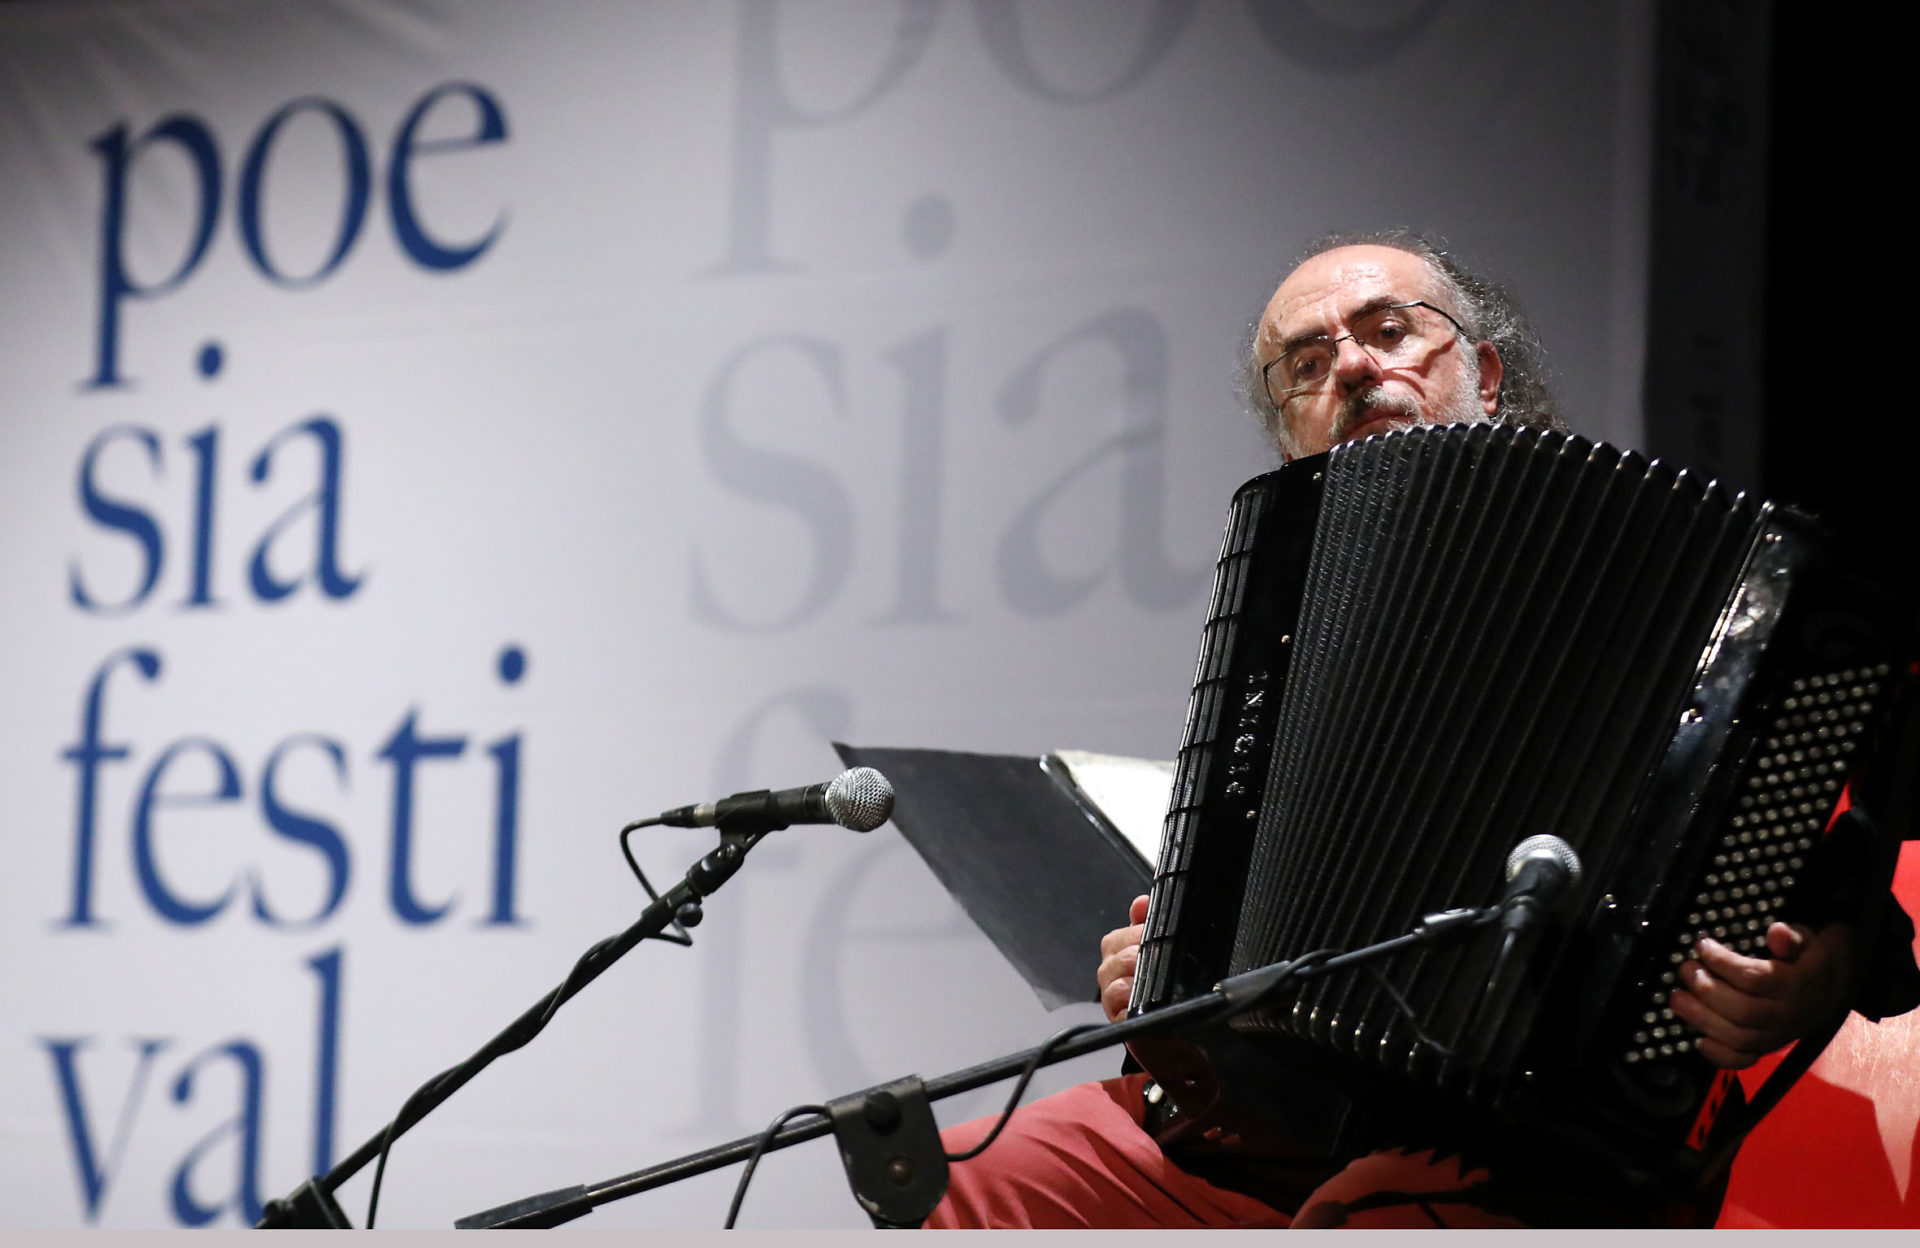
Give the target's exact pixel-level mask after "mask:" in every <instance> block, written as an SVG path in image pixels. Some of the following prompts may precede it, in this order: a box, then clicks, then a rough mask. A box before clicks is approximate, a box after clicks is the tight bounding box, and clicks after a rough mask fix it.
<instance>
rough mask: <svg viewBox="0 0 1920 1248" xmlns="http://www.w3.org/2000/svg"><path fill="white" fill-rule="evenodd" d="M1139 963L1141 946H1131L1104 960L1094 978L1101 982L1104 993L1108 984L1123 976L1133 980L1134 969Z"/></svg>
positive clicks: (1101, 961)
mask: <svg viewBox="0 0 1920 1248" xmlns="http://www.w3.org/2000/svg"><path fill="white" fill-rule="evenodd" d="M1139 962H1140V946H1139V945H1129V946H1128V947H1127V948H1125V949H1122V950H1121V951H1120V952H1118V953H1115V954H1111V955H1109V956H1108V957H1105V958H1102V959H1101V960H1100V968H1099V969H1098V970H1097V971H1095V972H1094V978H1095V979H1096V980H1097V981H1099V984H1100V987H1101V989H1102V991H1104V990H1105V989H1106V986H1107V985H1108V984H1110V983H1112V982H1113V981H1114V980H1116V979H1118V978H1119V977H1120V976H1122V975H1125V976H1127V977H1129V978H1131V977H1132V975H1133V970H1134V967H1135V966H1137V965H1138V964H1139Z"/></svg>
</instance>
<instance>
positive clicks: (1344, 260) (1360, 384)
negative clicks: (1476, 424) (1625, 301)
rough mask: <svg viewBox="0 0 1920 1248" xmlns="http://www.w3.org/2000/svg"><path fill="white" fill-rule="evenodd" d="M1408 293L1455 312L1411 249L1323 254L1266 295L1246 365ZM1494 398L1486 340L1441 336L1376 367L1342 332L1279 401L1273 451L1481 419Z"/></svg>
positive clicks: (1496, 374)
mask: <svg viewBox="0 0 1920 1248" xmlns="http://www.w3.org/2000/svg"><path fill="white" fill-rule="evenodd" d="M1416 300H1419V301H1423V302H1426V303H1429V304H1432V305H1433V306H1434V307H1437V308H1442V309H1445V310H1446V312H1447V313H1448V314H1450V315H1452V316H1455V317H1458V316H1459V315H1460V309H1459V308H1458V307H1457V306H1456V302H1457V301H1456V300H1455V299H1454V298H1453V297H1452V296H1451V295H1450V294H1449V293H1448V291H1447V289H1446V288H1445V286H1443V285H1442V284H1441V282H1439V281H1438V280H1436V278H1435V275H1434V273H1433V271H1432V270H1431V269H1430V268H1429V267H1428V265H1427V262H1426V261H1425V260H1423V259H1421V258H1420V257H1419V256H1416V255H1414V254H1413V253H1411V252H1406V251H1401V250H1399V249H1398V248H1395V247H1372V246H1366V247H1336V248H1334V249H1333V250H1332V251H1323V252H1321V253H1320V254H1319V255H1317V256H1314V257H1313V258H1312V259H1310V260H1308V261H1307V262H1306V263H1305V264H1302V265H1301V266H1300V267H1299V268H1297V269H1295V270H1294V271H1293V272H1292V273H1290V274H1288V275H1287V280H1286V281H1284V282H1281V283H1280V289H1279V290H1277V291H1275V292H1274V294H1273V300H1272V301H1271V302H1270V303H1268V304H1267V310H1266V313H1265V315H1263V316H1262V317H1261V318H1260V330H1259V332H1258V334H1257V335H1255V338H1254V347H1253V349H1254V356H1255V359H1254V363H1255V365H1256V366H1260V365H1264V364H1266V363H1267V362H1268V361H1270V360H1272V359H1274V358H1275V357H1277V356H1278V355H1280V353H1281V352H1282V351H1283V350H1285V349H1286V348H1287V347H1288V346H1289V345H1291V344H1294V343H1296V342H1300V341H1302V340H1304V339H1307V338H1309V337H1312V336H1315V335H1324V336H1325V337H1326V338H1339V337H1340V336H1341V335H1343V334H1347V333H1349V332H1351V328H1352V324H1351V323H1352V322H1353V321H1355V320H1357V319H1359V318H1360V317H1362V316H1364V315H1365V314H1367V313H1369V312H1373V311H1376V310H1378V309H1379V308H1381V307H1383V306H1386V305H1389V304H1401V303H1412V302H1414V301H1416ZM1499 395H1500V355H1499V352H1497V351H1495V350H1494V348H1493V344H1491V343H1485V342H1483V343H1479V344H1474V343H1472V342H1469V341H1467V340H1466V339H1464V338H1461V337H1459V336H1458V335H1452V334H1449V335H1445V336H1444V341H1443V342H1441V343H1440V344H1439V345H1437V346H1435V347H1434V348H1433V349H1432V350H1429V351H1423V352H1420V353H1418V354H1417V355H1415V356H1414V357H1413V358H1411V359H1408V360H1403V361H1398V362H1396V363H1394V364H1393V365H1391V366H1384V365H1383V364H1382V363H1381V361H1380V360H1379V359H1377V358H1376V357H1375V356H1374V355H1373V354H1372V353H1371V352H1369V351H1367V350H1366V349H1364V348H1363V347H1361V346H1360V345H1359V344H1358V343H1356V342H1354V341H1352V340H1351V339H1349V340H1347V341H1345V342H1342V343H1340V344H1339V348H1338V352H1337V354H1336V355H1335V356H1334V359H1333V361H1332V365H1331V369H1330V371H1329V372H1328V374H1327V375H1326V377H1325V378H1324V380H1323V381H1322V382H1321V383H1320V384H1318V385H1315V386H1313V387H1312V388H1310V389H1307V390H1304V391H1302V392H1299V393H1296V394H1294V395H1292V396H1291V397H1289V398H1287V399H1286V401H1285V402H1284V403H1282V404H1280V424H1281V428H1280V431H1279V434H1280V450H1281V453H1282V454H1283V455H1285V456H1288V457H1297V456H1301V455H1317V454H1319V453H1320V452H1321V451H1325V450H1330V449H1332V448H1333V447H1335V446H1338V445H1339V444H1340V443H1342V442H1350V441H1353V440H1355V439H1357V438H1364V437H1366V436H1368V435H1369V434H1375V433H1385V432H1386V431H1388V430H1389V429H1406V428H1411V427H1412V426H1414V425H1434V424H1448V423H1452V422H1456V421H1472V420H1484V419H1486V418H1487V417H1489V416H1492V415H1493V413H1494V411H1495V409H1496V407H1497V406H1498V403H1499Z"/></svg>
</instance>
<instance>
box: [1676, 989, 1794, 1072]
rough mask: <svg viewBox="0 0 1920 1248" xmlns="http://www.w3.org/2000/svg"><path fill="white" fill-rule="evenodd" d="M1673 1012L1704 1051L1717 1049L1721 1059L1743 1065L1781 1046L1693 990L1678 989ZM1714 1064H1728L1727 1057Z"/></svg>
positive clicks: (1709, 1052)
mask: <svg viewBox="0 0 1920 1248" xmlns="http://www.w3.org/2000/svg"><path fill="white" fill-rule="evenodd" d="M1669 1004H1671V1005H1672V1007H1673V1012H1674V1014H1675V1015H1676V1016H1677V1017H1678V1018H1679V1019H1680V1020H1681V1021H1682V1022H1684V1023H1685V1024H1686V1025H1687V1026H1688V1027H1690V1028H1692V1029H1693V1031H1694V1032H1695V1033H1696V1034H1697V1035H1698V1036H1699V1037H1700V1040H1701V1046H1702V1052H1703V1053H1707V1054H1708V1055H1709V1057H1708V1060H1710V1061H1712V1060H1714V1059H1713V1058H1712V1056H1711V1054H1713V1053H1718V1054H1719V1055H1720V1057H1721V1058H1722V1059H1735V1058H1737V1059H1738V1060H1739V1064H1740V1065H1748V1064H1751V1063H1752V1062H1753V1061H1755V1060H1756V1059H1758V1058H1759V1057H1760V1055H1761V1054H1763V1053H1767V1052H1770V1051H1772V1050H1773V1049H1775V1048H1777V1047H1779V1046H1778V1045H1775V1044H1773V1043H1772V1042H1771V1036H1770V1035H1769V1034H1768V1033H1767V1032H1766V1031H1765V1030H1764V1029H1760V1028H1754V1027H1746V1026H1742V1025H1741V1024H1739V1023H1736V1022H1734V1021H1733V1020H1732V1019H1730V1018H1727V1017H1726V1016H1725V1015H1723V1014H1720V1013H1718V1012H1717V1011H1715V1010H1713V1009H1710V1008H1709V1007H1708V1006H1707V1005H1706V1004H1705V1003H1704V1002H1702V1001H1701V1000H1700V999H1699V998H1698V997H1696V996H1694V995H1693V994H1692V993H1690V992H1684V991H1683V992H1676V993H1674V994H1673V996H1672V998H1671V999H1670V1002H1669ZM1714 1064H1715V1065H1722V1066H1724V1065H1727V1064H1728V1061H1726V1060H1720V1061H1715V1062H1714Z"/></svg>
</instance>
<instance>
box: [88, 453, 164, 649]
mask: <svg viewBox="0 0 1920 1248" xmlns="http://www.w3.org/2000/svg"><path fill="white" fill-rule="evenodd" d="M121 438H132V439H134V440H135V441H137V442H138V443H140V445H142V446H144V447H146V448H147V462H148V463H149V464H151V465H152V466H153V471H154V472H155V473H156V474H158V473H159V471H160V439H159V438H158V437H156V436H154V434H153V433H152V432H151V431H150V430H146V429H139V428H135V427H134V426H132V425H115V426H113V427H112V428H110V429H104V430H102V431H101V432H100V433H99V435H98V436H96V437H95V438H94V439H93V441H92V442H90V443H88V444H87V450H86V454H84V455H82V456H81V457H80V481H79V486H80V509H81V510H82V511H84V512H86V513H87V516H88V518H89V519H91V520H92V521H93V522H94V523H95V524H97V525H99V526H100V527H102V528H106V529H114V530H117V531H118V532H121V533H125V534H126V535H127V536H129V537H131V538H133V539H134V540H135V541H136V542H138V543H139V544H140V553H141V557H142V559H143V561H144V562H143V564H142V570H141V573H140V584H139V587H138V588H136V589H135V590H134V591H133V593H132V594H131V595H129V596H128V597H127V598H126V600H125V601H122V602H115V603H102V602H99V601H96V600H95V599H94V597H93V595H92V594H91V593H89V592H88V591H87V587H86V586H85V585H84V584H82V583H81V579H80V561H79V560H78V559H75V560H73V561H72V562H71V563H69V564H68V565H67V598H68V600H69V601H71V602H72V603H73V605H74V606H76V607H79V608H80V609H81V610H82V611H93V612H98V613H100V614H113V613H118V612H123V611H131V610H133V609H134V608H135V607H137V606H139V605H140V604H141V603H143V602H145V601H146V600H147V595H148V594H150V593H152V592H153V586H154V582H156V581H158V580H159V579H160V565H161V563H162V562H163V561H164V558H165V553H166V543H165V541H164V540H163V538H162V536H161V533H160V526H159V525H158V524H156V523H155V522H154V519H153V517H152V515H150V514H148V512H147V511H146V510H144V509H143V508H141V507H139V506H136V505H135V504H133V503H129V502H126V501H124V500H120V499H113V498H108V497H107V496H106V495H104V494H102V493H101V492H100V488H99V486H97V485H95V484H94V480H93V474H94V465H95V464H96V462H98V460H99V458H100V452H101V451H102V450H103V449H104V448H105V447H106V446H107V445H108V444H109V443H111V442H115V441H118V440H119V439H121Z"/></svg>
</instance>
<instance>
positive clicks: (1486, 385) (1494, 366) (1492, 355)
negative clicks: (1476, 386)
mask: <svg viewBox="0 0 1920 1248" xmlns="http://www.w3.org/2000/svg"><path fill="white" fill-rule="evenodd" d="M1475 350H1477V351H1478V352H1479V355H1480V406H1481V408H1482V409H1484V410H1485V411H1486V413H1487V415H1489V416H1492V415H1494V414H1495V413H1496V412H1498V411H1499V410H1500V379H1501V378H1502V377H1503V376H1505V375H1506V371H1507V366H1506V365H1504V364H1502V363H1501V362H1500V349H1499V348H1498V347H1496V346H1494V345H1493V344H1492V343H1490V342H1483V343H1481V344H1480V345H1479V346H1478V347H1477V348H1475Z"/></svg>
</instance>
